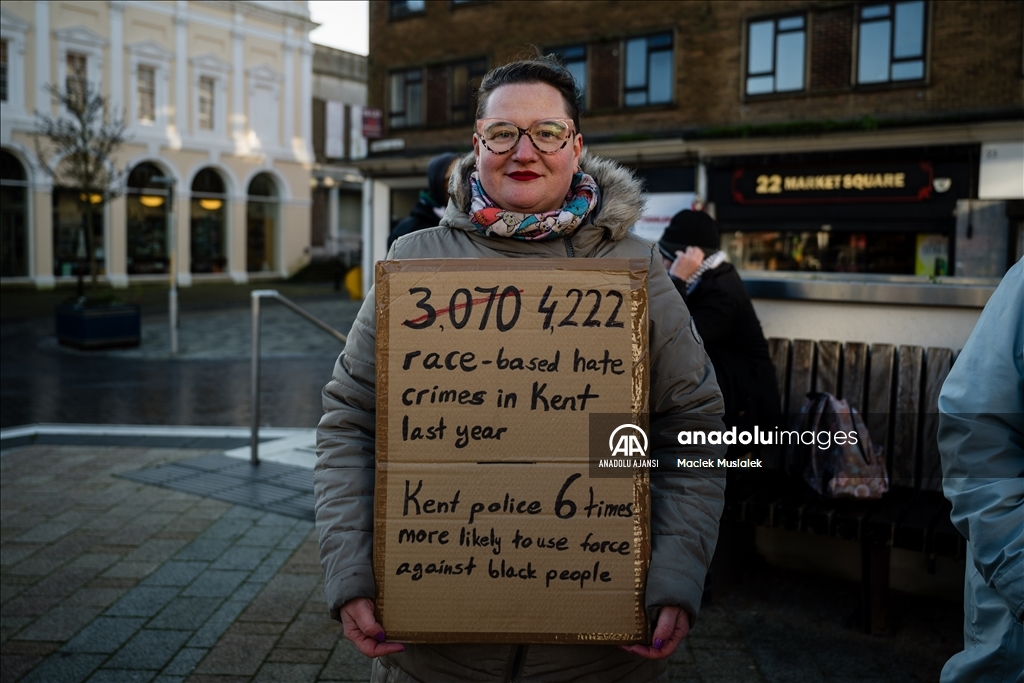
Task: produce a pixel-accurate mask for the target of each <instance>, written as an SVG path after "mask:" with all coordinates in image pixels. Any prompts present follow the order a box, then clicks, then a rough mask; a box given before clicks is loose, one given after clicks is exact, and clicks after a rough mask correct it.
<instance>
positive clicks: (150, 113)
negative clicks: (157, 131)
mask: <svg viewBox="0 0 1024 683" xmlns="http://www.w3.org/2000/svg"><path fill="white" fill-rule="evenodd" d="M136 78H137V79H138V84H137V88H138V98H139V122H140V123H153V121H154V120H156V69H154V68H153V67H151V66H140V67H139V73H138V75H137V76H136Z"/></svg>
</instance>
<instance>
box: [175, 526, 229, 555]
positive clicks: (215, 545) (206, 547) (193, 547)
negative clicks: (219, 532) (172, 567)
mask: <svg viewBox="0 0 1024 683" xmlns="http://www.w3.org/2000/svg"><path fill="white" fill-rule="evenodd" d="M204 534H205V532H204ZM230 545H231V543H230V541H229V540H227V539H224V538H207V537H205V536H203V537H199V538H197V539H196V540H194V541H192V542H191V543H189V544H188V545H186V546H185V547H184V548H182V549H181V550H179V551H178V553H177V554H176V555H175V556H174V559H176V560H183V561H188V560H198V561H206V562H211V561H213V560H216V559H217V558H218V557H220V555H221V553H223V552H224V551H225V550H227V549H228V547H229V546H230Z"/></svg>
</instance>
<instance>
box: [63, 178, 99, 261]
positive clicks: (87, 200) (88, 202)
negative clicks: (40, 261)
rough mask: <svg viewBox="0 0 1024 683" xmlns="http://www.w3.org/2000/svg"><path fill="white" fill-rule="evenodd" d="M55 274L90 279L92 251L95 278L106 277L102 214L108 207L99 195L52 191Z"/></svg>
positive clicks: (69, 190) (72, 188)
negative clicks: (87, 277)
mask: <svg viewBox="0 0 1024 683" xmlns="http://www.w3.org/2000/svg"><path fill="white" fill-rule="evenodd" d="M52 196H53V202H52V206H53V274H54V275H55V276H58V277H72V276H75V275H78V274H79V273H81V274H82V275H84V276H89V275H90V273H91V266H90V263H91V262H92V261H93V259H92V258H90V256H89V250H90V249H91V250H92V252H93V257H94V258H95V263H96V275H103V274H105V273H106V249H105V246H106V245H105V239H104V234H105V231H104V229H103V214H104V211H105V208H106V203H105V202H104V201H103V197H102V196H101V195H98V194H90V195H87V194H86V193H84V192H82V191H81V190H80V189H78V188H77V187H61V186H57V187H54V188H53V195H52Z"/></svg>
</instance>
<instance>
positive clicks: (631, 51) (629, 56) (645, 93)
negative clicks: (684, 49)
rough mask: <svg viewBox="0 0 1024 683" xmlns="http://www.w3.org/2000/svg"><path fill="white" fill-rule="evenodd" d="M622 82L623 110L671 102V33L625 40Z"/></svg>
mask: <svg viewBox="0 0 1024 683" xmlns="http://www.w3.org/2000/svg"><path fill="white" fill-rule="evenodd" d="M625 62H626V65H625V66H626V73H625V78H624V79H623V94H624V98H623V99H624V102H625V105H626V106H627V107H643V106H646V105H649V104H665V103H668V102H671V101H672V71H673V68H672V34H671V33H659V34H656V35H653V36H645V37H643V38H632V39H630V40H627V41H626V59H625Z"/></svg>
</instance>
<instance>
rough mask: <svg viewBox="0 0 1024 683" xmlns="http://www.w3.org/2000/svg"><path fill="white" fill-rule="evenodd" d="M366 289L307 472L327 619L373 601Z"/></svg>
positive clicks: (372, 386) (370, 337)
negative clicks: (358, 601) (354, 603)
mask: <svg viewBox="0 0 1024 683" xmlns="http://www.w3.org/2000/svg"><path fill="white" fill-rule="evenodd" d="M374 301H375V297H374V290H373V289H371V290H370V292H369V294H368V295H367V297H366V299H365V300H364V301H363V306H362V308H360V309H359V314H358V315H357V316H356V320H355V322H354V323H353V325H352V329H351V331H350V332H349V334H348V342H347V343H346V344H345V350H344V351H342V353H341V355H340V356H339V357H338V360H337V362H336V363H335V365H334V374H333V377H332V378H331V381H330V382H328V383H327V386H325V387H324V390H323V403H324V415H323V417H322V418H321V419H320V425H319V427H318V428H317V434H316V440H317V461H316V466H315V468H314V470H313V489H314V494H315V498H316V527H317V533H318V535H319V537H320V564H321V565H322V566H323V570H324V590H325V592H326V597H327V606H328V608H329V609H330V613H331V617H333V618H334V619H339V620H340V615H339V610H340V609H341V607H342V605H344V604H345V603H346V602H348V601H349V600H351V599H353V598H360V597H362V598H370V599H371V600H372V599H373V597H374V587H375V586H374V580H373V562H372V560H373V489H374V474H375V470H374V445H375V434H376V412H377V411H376V399H377V394H376V362H375V360H376V359H375V345H376V336H377V335H376V312H375V310H374Z"/></svg>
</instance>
